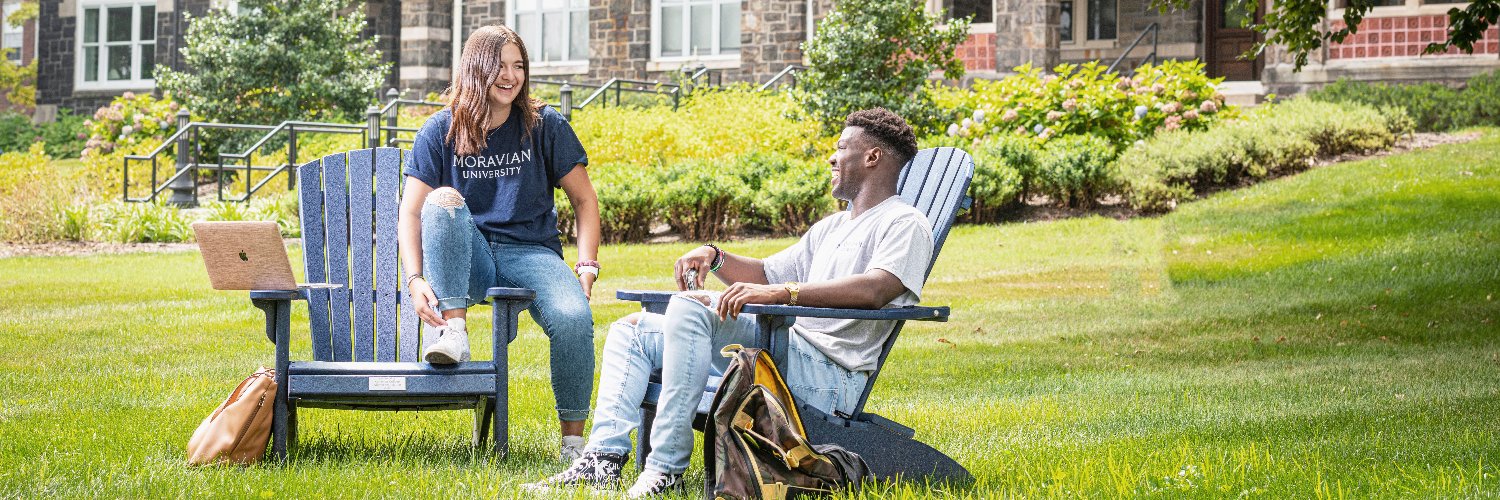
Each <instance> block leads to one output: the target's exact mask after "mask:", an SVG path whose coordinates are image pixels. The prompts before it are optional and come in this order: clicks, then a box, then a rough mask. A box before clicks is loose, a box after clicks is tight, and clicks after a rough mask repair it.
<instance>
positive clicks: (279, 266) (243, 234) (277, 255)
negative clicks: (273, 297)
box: [193, 221, 297, 290]
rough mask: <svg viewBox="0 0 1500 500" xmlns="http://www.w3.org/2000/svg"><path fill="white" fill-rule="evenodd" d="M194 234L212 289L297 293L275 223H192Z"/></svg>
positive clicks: (278, 229) (290, 266) (294, 280)
mask: <svg viewBox="0 0 1500 500" xmlns="http://www.w3.org/2000/svg"><path fill="white" fill-rule="evenodd" d="M193 234H194V235H196V236H197V238H198V249H199V250H200V251H202V252H203V265H204V266H206V267H207V268H208V280H209V282H211V283H212V284H213V287H214V289H215V290H296V289H297V278H296V277H295V276H293V275H292V264H291V260H290V259H288V258H287V256H286V247H285V246H284V245H283V244H282V241H281V228H278V227H276V223H275V222H263V221H235V222H227V221H225V222H195V223H193Z"/></svg>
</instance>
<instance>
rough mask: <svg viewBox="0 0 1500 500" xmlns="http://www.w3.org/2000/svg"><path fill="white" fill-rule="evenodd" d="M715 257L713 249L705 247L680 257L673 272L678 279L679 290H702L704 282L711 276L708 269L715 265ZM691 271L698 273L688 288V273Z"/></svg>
mask: <svg viewBox="0 0 1500 500" xmlns="http://www.w3.org/2000/svg"><path fill="white" fill-rule="evenodd" d="M714 255H715V252H714V249H713V247H710V246H707V245H704V246H701V247H698V248H694V249H692V250H690V251H688V253H685V254H683V255H682V257H679V258H678V259H677V264H676V265H675V266H674V269H673V271H672V276H674V277H676V278H677V289H678V290H681V291H687V290H702V289H703V280H704V279H705V278H706V277H707V276H708V274H709V270H708V268H709V266H710V265H712V264H713V263H714ZM689 269H693V270H696V271H698V274H697V276H694V277H693V278H694V280H693V281H694V283H693V284H692V286H691V287H689V286H688V281H687V280H688V276H687V272H688V270H689Z"/></svg>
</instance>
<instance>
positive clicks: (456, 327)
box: [448, 318, 469, 334]
mask: <svg viewBox="0 0 1500 500" xmlns="http://www.w3.org/2000/svg"><path fill="white" fill-rule="evenodd" d="M448 329H450V330H452V331H455V332H463V333H465V334H467V333H469V330H468V329H467V328H466V325H464V319H463V318H452V319H449V320H448Z"/></svg>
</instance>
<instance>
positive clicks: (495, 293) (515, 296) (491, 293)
mask: <svg viewBox="0 0 1500 500" xmlns="http://www.w3.org/2000/svg"><path fill="white" fill-rule="evenodd" d="M485 294H486V296H487V297H489V299H490V300H491V301H495V300H524V301H528V302H529V301H532V300H536V290H532V289H529V288H504V287H498V286H497V287H494V288H491V289H489V290H487V291H485Z"/></svg>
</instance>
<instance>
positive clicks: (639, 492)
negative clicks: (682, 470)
mask: <svg viewBox="0 0 1500 500" xmlns="http://www.w3.org/2000/svg"><path fill="white" fill-rule="evenodd" d="M686 489H687V485H685V484H683V483H682V474H668V473H665V472H657V471H654V470H651V469H646V470H644V471H641V475H640V476H638V477H636V478H635V484H634V485H632V486H631V487H630V489H629V490H627V491H626V492H625V498H647V497H655V496H661V495H666V494H669V493H676V492H679V491H683V490H686Z"/></svg>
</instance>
